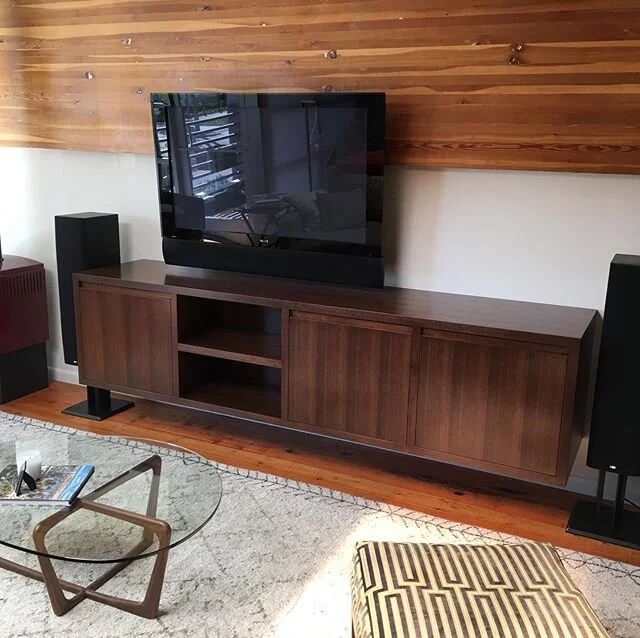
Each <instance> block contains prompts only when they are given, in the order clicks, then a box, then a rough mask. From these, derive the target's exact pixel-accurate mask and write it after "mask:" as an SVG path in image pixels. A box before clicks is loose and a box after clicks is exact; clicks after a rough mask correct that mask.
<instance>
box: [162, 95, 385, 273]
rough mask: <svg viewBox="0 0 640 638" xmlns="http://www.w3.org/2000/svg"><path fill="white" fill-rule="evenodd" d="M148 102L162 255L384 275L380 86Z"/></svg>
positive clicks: (233, 266) (249, 266)
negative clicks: (347, 90) (376, 90)
mask: <svg viewBox="0 0 640 638" xmlns="http://www.w3.org/2000/svg"><path fill="white" fill-rule="evenodd" d="M151 105H152V117H153V130H154V139H155V150H156V166H157V177H158V192H159V200H160V215H161V225H162V236H163V252H164V257H165V261H166V262H167V263H169V264H176V265H185V266H196V267H203V268H214V269H219V270H233V271H240V272H249V273H255V274H264V275H276V276H286V277H294V278H300V279H312V280H318V281H328V282H334V283H346V284H353V285H365V286H382V285H383V279H384V275H383V272H384V268H383V255H382V217H383V215H382V213H383V210H382V209H383V181H384V125H385V96H384V94H383V93H321V94H310V93H302V94H279V93H154V94H152V95H151Z"/></svg>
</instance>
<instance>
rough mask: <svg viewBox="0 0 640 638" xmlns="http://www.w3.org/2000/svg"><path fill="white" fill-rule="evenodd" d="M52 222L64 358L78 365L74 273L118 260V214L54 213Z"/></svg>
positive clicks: (109, 264)
mask: <svg viewBox="0 0 640 638" xmlns="http://www.w3.org/2000/svg"><path fill="white" fill-rule="evenodd" d="M55 225H56V255H57V260H58V290H59V292H60V318H61V320H62V341H63V345H64V361H65V363H68V364H70V365H78V344H77V343H76V320H75V313H74V308H73V273H74V272H82V271H83V270H90V269H91V268H101V267H102V266H117V265H118V264H119V263H120V234H119V230H118V216H117V215H116V214H115V213H76V214H74V215H56V218H55Z"/></svg>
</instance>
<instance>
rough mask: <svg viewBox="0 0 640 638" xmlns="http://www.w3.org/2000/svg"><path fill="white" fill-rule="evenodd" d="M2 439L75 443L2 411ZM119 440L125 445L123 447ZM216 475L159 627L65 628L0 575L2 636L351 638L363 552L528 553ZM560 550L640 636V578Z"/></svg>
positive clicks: (25, 586) (35, 594)
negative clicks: (459, 547) (425, 547)
mask: <svg viewBox="0 0 640 638" xmlns="http://www.w3.org/2000/svg"><path fill="white" fill-rule="evenodd" d="M61 419H63V417H61ZM0 428H2V434H3V438H6V437H7V436H9V437H14V438H17V439H19V438H24V439H29V438H34V436H39V435H40V434H44V433H45V432H44V431H46V434H47V436H49V435H51V436H55V433H56V431H58V432H60V431H64V432H65V433H69V432H74V431H72V430H68V429H66V428H64V427H61V426H59V425H53V424H47V423H43V422H40V421H35V420H32V419H27V418H23V417H17V416H13V415H9V414H5V413H2V412H0ZM74 436H92V435H90V434H84V433H81V432H76V433H75V434H74ZM111 441H112V442H113V444H114V445H121V444H124V442H123V441H121V440H119V439H118V438H116V437H112V438H111ZM214 465H215V464H214ZM217 468H218V470H219V472H220V475H221V478H222V482H223V489H224V492H223V497H222V502H221V505H220V508H219V510H218V512H217V513H216V515H215V516H214V518H213V519H212V520H211V522H210V523H209V524H208V525H207V526H205V528H204V529H203V530H202V531H201V532H199V533H198V534H197V535H196V536H194V537H193V538H192V539H190V540H188V541H186V542H185V543H183V544H182V545H179V546H178V547H176V548H175V549H173V550H171V553H170V555H169V565H168V569H167V576H166V581H165V586H164V590H163V596H162V601H161V614H160V616H159V617H158V618H157V619H156V620H143V619H141V618H137V617H135V616H132V615H129V614H126V613H124V612H121V611H118V610H116V609H112V608H110V607H107V606H104V605H100V604H98V603H94V602H92V601H84V602H82V603H81V604H80V605H78V606H77V607H76V608H75V609H73V610H72V611H70V612H69V613H68V614H66V615H65V616H62V617H60V618H58V617H56V616H55V615H54V614H53V612H52V611H51V609H50V607H49V602H48V599H47V597H46V594H45V590H44V586H43V585H42V584H41V583H38V582H36V581H32V580H28V579H25V578H23V577H21V576H18V575H14V574H11V573H9V572H6V571H2V570H0V637H1V638H26V637H36V636H38V637H39V636H47V637H49V638H63V637H65V638H66V637H67V636H71V635H73V636H86V637H87V638H93V637H96V638H107V637H114V638H115V637H121V636H127V637H129V636H133V637H140V638H144V637H147V636H149V637H150V636H169V637H182V636H184V637H186V636H189V637H201V638H285V637H286V638H289V637H290V638H294V637H295V638H349V636H350V635H351V625H350V566H351V557H352V554H353V551H354V547H355V544H356V542H357V541H360V540H389V541H419V542H434V543H514V542H522V539H520V538H517V537H514V536H508V535H505V534H500V533H497V532H493V531H490V530H486V529H481V528H478V527H473V526H470V525H463V524H459V523H455V522H452V521H447V520H444V519H441V518H436V517H434V516H429V515H426V514H422V513H418V512H413V511H410V510H406V509H401V508H398V507H395V506H391V505H386V504H384V503H379V502H376V501H369V500H365V499H361V498H357V497H354V496H350V495H348V494H343V493H340V492H336V491H332V490H329V489H324V488H320V487H315V486H312V485H307V484H304V483H298V482H295V481H290V480H287V479H284V478H280V477H277V476H270V475H265V474H261V473H258V472H249V471H246V470H241V469H238V468H235V467H230V466H226V465H217ZM1 514H2V511H1V510H0V515H1ZM558 551H559V554H560V557H561V559H562V562H563V564H564V565H565V567H566V568H567V570H568V572H569V574H570V576H571V578H572V579H573V580H574V582H575V583H576V585H577V586H578V587H579V588H580V589H581V590H582V591H583V592H584V594H585V595H586V597H587V599H588V601H589V602H590V603H591V605H592V606H593V608H594V609H595V611H596V613H597V614H598V616H599V617H600V619H601V621H602V623H603V624H604V626H605V627H606V629H607V630H608V631H609V632H610V634H611V635H612V636H614V637H617V638H638V637H640V569H639V568H636V567H632V566H630V565H625V564H622V563H617V562H614V561H610V560H605V559H602V558H597V557H595V556H588V555H586V554H580V553H577V552H572V551H568V550H564V549H559V550H558ZM16 554H19V552H15V551H12V550H10V549H8V548H6V547H3V546H1V545H0V555H2V556H4V557H6V558H10V559H11V560H14V561H22V562H25V563H28V564H34V561H32V560H31V558H30V557H25V556H23V555H18V556H17V555H16ZM151 562H152V561H147V560H144V561H138V562H137V563H133V564H132V565H130V566H128V567H127V568H126V569H125V570H124V571H123V572H122V573H121V574H120V575H119V576H118V577H117V579H114V581H112V582H111V583H109V586H110V587H113V588H114V589H115V588H117V591H118V593H119V594H122V595H126V596H129V597H131V598H138V597H139V596H140V595H141V594H142V593H143V591H144V587H145V585H146V579H147V576H148V572H149V569H150V566H151ZM56 568H57V569H58V570H59V572H60V576H61V577H63V578H64V577H69V578H71V579H73V578H77V579H78V580H82V581H84V582H88V580H89V578H90V576H91V574H90V570H91V569H92V568H91V567H90V566H86V565H75V564H70V563H66V564H62V563H57V564H56ZM83 570H84V571H83ZM465 638H473V637H465ZM567 638H570V637H567Z"/></svg>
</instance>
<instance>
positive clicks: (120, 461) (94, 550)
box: [0, 429, 222, 618]
mask: <svg viewBox="0 0 640 638" xmlns="http://www.w3.org/2000/svg"><path fill="white" fill-rule="evenodd" d="M34 433H35V436H34ZM5 436H6V437H7V436H10V435H5ZM25 450H38V451H39V452H40V454H41V457H42V465H43V466H47V465H82V464H85V463H88V464H91V465H94V466H95V472H94V474H93V476H92V477H91V478H90V479H89V481H88V482H87V484H86V485H85V487H84V488H83V489H82V491H81V492H80V494H79V496H78V497H77V498H76V499H75V500H74V501H73V502H72V504H71V505H68V506H59V505H37V504H24V503H18V504H16V503H12V502H9V501H3V502H0V544H2V545H5V546H7V547H9V548H12V549H14V550H17V551H19V552H26V553H28V554H33V555H35V556H37V560H38V563H39V566H40V570H36V569H33V568H31V567H27V566H25V565H22V564H19V563H15V562H13V561H10V560H7V559H6V558H2V557H0V567H1V568H4V569H7V570H9V571H12V572H15V573H18V574H21V575H23V576H26V577H28V578H33V579H35V580H38V581H42V582H44V584H45V586H46V589H47V592H48V594H49V599H50V601H51V606H52V608H53V611H54V613H55V614H56V615H58V616H61V615H63V614H65V613H66V612H68V611H69V610H70V609H72V608H73V607H75V606H76V605H77V604H78V603H79V602H81V601H82V600H84V599H90V600H94V601H97V602H100V603H104V604H106V605H111V606H112V607H116V608H118V609H122V610H124V611H127V612H130V613H133V614H136V615H138V616H142V617H144V618H155V617H156V616H157V615H158V608H159V604H160V595H161V593H162V586H163V583H164V574H165V569H166V565H167V556H168V552H169V550H170V549H171V548H173V547H176V545H179V544H180V543H183V542H185V541H186V540H188V539H189V538H191V537H192V536H193V535H194V534H196V533H197V532H198V531H199V530H201V529H202V528H203V527H204V526H205V525H206V524H207V523H208V522H209V521H210V520H211V518H212V517H213V515H214V514H215V512H216V510H217V509H218V505H219V504H220V498H221V496H222V482H221V479H220V476H219V475H218V472H217V470H216V469H215V467H213V466H212V465H210V464H209V463H207V462H206V461H205V460H204V459H203V458H202V457H200V456H198V455H197V454H194V453H193V452H190V451H188V450H185V449H183V448H181V447H178V446H175V445H171V444H167V443H159V442H154V441H148V440H145V441H143V440H137V439H136V440H134V439H125V438H122V437H118V438H110V437H101V436H95V435H84V434H82V433H77V434H75V433H74V434H67V433H63V432H56V431H49V430H42V433H40V432H38V431H36V430H31V429H28V430H25V432H24V438H22V433H21V434H20V435H19V436H18V437H16V438H14V439H12V440H7V438H5V439H3V433H2V432H0V471H2V469H3V468H4V467H6V466H7V465H12V464H15V463H16V455H17V453H20V452H21V451H22V452H24V451H25ZM150 557H153V558H154V559H155V563H154V566H153V571H152V573H151V577H150V580H149V584H148V587H147V591H146V594H145V596H144V598H143V599H142V600H141V601H135V600H130V599H127V598H120V597H118V596H115V595H111V594H106V593H103V592H101V591H100V588H101V587H102V586H103V585H104V584H105V583H106V582H108V581H109V580H110V579H111V578H113V577H114V576H115V575H116V574H118V573H119V572H121V571H122V570H123V569H124V568H125V567H126V566H127V565H129V564H130V563H132V562H133V561H136V560H140V559H143V558H150ZM52 560H61V561H70V562H73V563H93V564H95V563H101V564H105V565H107V566H108V567H107V569H106V571H105V572H104V573H103V574H102V575H101V576H99V577H98V578H97V579H95V580H94V581H93V582H91V583H90V584H89V585H86V586H81V585H78V584H76V583H74V582H69V581H67V580H62V579H60V578H59V577H58V576H57V574H56V571H55V570H54V567H53V564H52V562H51V561H52ZM65 591H66V592H70V593H71V594H72V596H71V597H69V598H67V596H66V595H65V593H64V592H65Z"/></svg>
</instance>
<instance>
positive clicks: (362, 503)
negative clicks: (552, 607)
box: [0, 411, 640, 586]
mask: <svg viewBox="0 0 640 638" xmlns="http://www.w3.org/2000/svg"><path fill="white" fill-rule="evenodd" d="M0 419H5V420H8V421H14V422H16V423H21V424H23V425H26V426H29V427H34V428H38V429H42V430H47V431H51V432H61V433H65V434H67V435H71V436H86V437H92V438H98V439H106V440H107V441H109V442H110V443H116V444H118V445H125V446H133V447H136V448H139V449H147V450H149V451H150V452H156V451H158V450H161V451H162V452H163V454H168V455H170V456H178V457H179V456H184V455H183V454H181V453H180V452H178V451H176V450H171V449H170V448H166V447H164V446H163V445H162V442H161V441H158V444H159V445H158V446H154V445H151V444H148V443H144V442H142V441H139V440H135V439H133V438H132V439H126V438H125V437H122V436H111V435H101V434H95V433H93V432H87V431H84V430H77V429H75V428H72V427H69V426H65V425H61V424H58V423H50V422H46V421H41V420H39V419H34V418H31V417H26V416H21V415H18V414H12V413H9V412H3V411H0ZM150 440H151V439H150ZM187 451H189V450H187ZM193 454H195V455H196V456H197V457H198V461H197V462H201V463H204V464H207V465H211V466H213V467H215V468H216V469H217V470H218V471H219V472H222V473H226V474H230V475H234V476H239V477H241V478H244V479H247V480H252V481H258V482H262V483H268V484H271V485H276V486H278V487H281V488H288V489H292V490H298V491H301V492H306V493H309V494H314V495H316V496H321V497H324V498H328V499H331V500H334V501H338V502H346V503H349V504H352V505H355V506H357V507H361V508H363V509H367V510H373V511H378V512H384V513H386V514H388V515H390V516H392V517H398V518H400V519H403V520H405V521H406V522H409V523H414V524H415V523H425V524H429V525H433V526H434V527H436V528H439V529H442V530H447V531H449V532H454V533H460V534H464V535H467V536H471V537H476V538H477V539H478V540H485V539H490V540H492V541H497V542H500V543H508V544H513V543H522V542H532V541H530V540H529V539H526V538H524V537H520V536H514V535H511V534H505V533H503V532H498V531H495V530H491V529H488V528H482V527H478V526H475V525H467V524H465V523H459V522H456V521H450V520H448V519H445V518H441V517H438V516H432V515H430V514H425V513H423V512H418V511H415V510H410V509H407V508H403V507H399V506H397V505H392V504H390V503H384V502H382V501H375V500H371V499H365V498H362V497H360V496H355V495H353V494H348V493H346V492H341V491H339V490H333V489H330V488H326V487H321V486H318V485H312V484H310V483H304V482H302V481H295V480H293V479H288V478H285V477H282V476H278V475H276V474H267V473H264V472H258V471H256V470H247V469H243V468H239V467H235V466H233V465H227V464H225V463H219V462H217V461H212V460H210V459H206V458H204V457H202V456H200V455H198V454H196V453H195V452H194V453H193ZM553 547H554V548H555V550H556V552H558V554H559V556H560V558H561V559H562V561H563V562H566V563H567V564H570V565H571V566H573V567H578V566H580V565H584V566H586V567H589V568H591V569H592V570H593V571H595V570H599V569H606V570H608V571H611V572H613V573H614V574H615V575H616V576H617V577H618V578H629V579H630V580H631V581H632V582H633V583H634V584H636V585H638V586H640V568H638V567H635V566H633V565H628V564H626V563H622V562H618V561H614V560H610V559H607V558H603V557H600V556H594V555H592V554H585V553H582V552H577V551H575V550H570V549H566V548H563V547H559V546H556V545H553Z"/></svg>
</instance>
